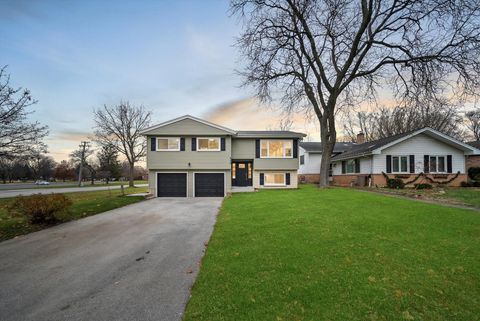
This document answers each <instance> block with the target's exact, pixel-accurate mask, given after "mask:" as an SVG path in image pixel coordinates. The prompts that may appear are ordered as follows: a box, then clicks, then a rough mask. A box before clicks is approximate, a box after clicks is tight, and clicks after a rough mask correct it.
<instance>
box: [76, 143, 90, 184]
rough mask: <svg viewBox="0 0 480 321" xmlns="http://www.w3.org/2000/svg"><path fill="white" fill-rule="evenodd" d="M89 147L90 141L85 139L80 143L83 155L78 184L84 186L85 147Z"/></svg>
mask: <svg viewBox="0 0 480 321" xmlns="http://www.w3.org/2000/svg"><path fill="white" fill-rule="evenodd" d="M87 147H88V142H86V141H83V142H82V143H81V144H80V148H81V149H82V156H81V159H80V170H79V172H78V186H82V185H83V183H82V172H83V162H84V161H85V149H86V148H87Z"/></svg>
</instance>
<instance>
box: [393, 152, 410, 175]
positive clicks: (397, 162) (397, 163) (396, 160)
mask: <svg viewBox="0 0 480 321" xmlns="http://www.w3.org/2000/svg"><path fill="white" fill-rule="evenodd" d="M408 162H409V160H408V156H392V172H393V173H408V172H409V170H408Z"/></svg>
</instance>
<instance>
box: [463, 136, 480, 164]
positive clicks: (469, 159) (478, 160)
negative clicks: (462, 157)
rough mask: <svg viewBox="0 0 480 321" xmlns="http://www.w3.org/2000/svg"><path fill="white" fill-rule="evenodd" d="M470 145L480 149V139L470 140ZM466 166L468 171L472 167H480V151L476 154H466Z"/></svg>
mask: <svg viewBox="0 0 480 321" xmlns="http://www.w3.org/2000/svg"><path fill="white" fill-rule="evenodd" d="M467 144H468V145H470V146H473V147H475V148H476V149H478V150H480V140H477V141H474V142H469V143H467ZM466 167H467V171H468V169H469V168H470V167H480V153H478V154H475V155H467V156H466Z"/></svg>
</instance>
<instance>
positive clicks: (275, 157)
mask: <svg viewBox="0 0 480 321" xmlns="http://www.w3.org/2000/svg"><path fill="white" fill-rule="evenodd" d="M272 140H276V141H283V142H290V143H291V144H292V148H291V149H290V152H291V155H290V156H285V148H283V155H284V156H283V157H282V156H269V154H270V141H272ZM262 141H267V142H268V143H267V156H262ZM293 145H294V144H293V140H291V139H275V138H261V139H260V158H263V159H269V158H270V159H290V158H293Z"/></svg>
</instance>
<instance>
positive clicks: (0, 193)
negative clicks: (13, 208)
mask: <svg viewBox="0 0 480 321" xmlns="http://www.w3.org/2000/svg"><path fill="white" fill-rule="evenodd" d="M146 186H148V184H138V185H135V187H146ZM120 187H121V186H120V185H110V186H96V187H95V186H92V187H65V188H62V187H58V188H48V187H47V188H31V189H15V190H0V198H7V197H15V196H18V195H33V194H52V193H54V194H55V193H73V192H92V191H106V190H109V189H119V188H120ZM124 187H125V188H126V187H128V183H127V184H126V185H125V186H124Z"/></svg>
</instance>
